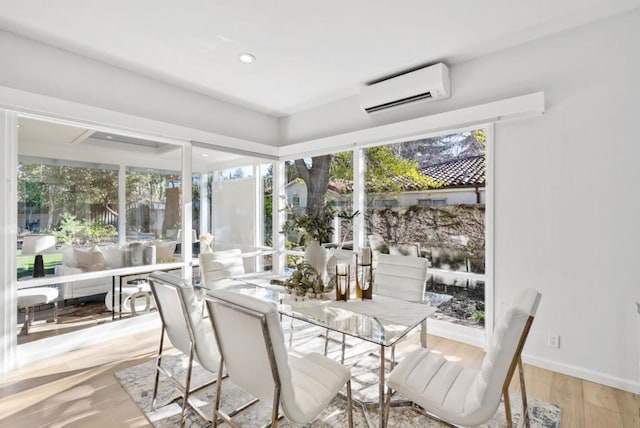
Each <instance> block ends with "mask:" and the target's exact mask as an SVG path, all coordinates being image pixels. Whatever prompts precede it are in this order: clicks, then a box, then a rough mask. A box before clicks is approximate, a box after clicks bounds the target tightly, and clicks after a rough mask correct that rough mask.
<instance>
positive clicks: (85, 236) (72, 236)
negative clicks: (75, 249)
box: [50, 213, 118, 245]
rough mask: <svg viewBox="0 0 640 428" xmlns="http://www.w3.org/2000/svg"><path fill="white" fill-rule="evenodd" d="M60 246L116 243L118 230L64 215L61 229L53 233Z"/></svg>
mask: <svg viewBox="0 0 640 428" xmlns="http://www.w3.org/2000/svg"><path fill="white" fill-rule="evenodd" d="M50 233H51V234H53V235H54V236H55V237H56V240H57V242H58V243H59V244H63V245H69V244H98V243H101V242H115V241H116V238H117V236H118V231H117V229H116V228H115V227H114V226H112V225H110V224H104V223H102V222H100V221H91V220H87V219H82V220H78V219H77V218H76V216H74V215H72V214H69V213H64V214H62V217H61V219H60V227H59V228H58V229H57V230H54V231H51V232H50Z"/></svg>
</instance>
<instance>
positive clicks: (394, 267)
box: [373, 254, 428, 302]
mask: <svg viewBox="0 0 640 428" xmlns="http://www.w3.org/2000/svg"><path fill="white" fill-rule="evenodd" d="M427 265H428V262H427V259H423V258H420V257H412V256H392V255H389V254H380V255H379V256H378V266H377V267H376V270H375V275H374V281H373V291H374V292H375V293H376V294H381V295H384V296H389V297H394V298H396V299H402V300H407V301H410V302H417V301H422V300H424V289H425V285H426V282H427Z"/></svg>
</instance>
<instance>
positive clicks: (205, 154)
mask: <svg viewBox="0 0 640 428" xmlns="http://www.w3.org/2000/svg"><path fill="white" fill-rule="evenodd" d="M200 156H202V157H203V158H206V157H209V155H208V154H207V153H203V154H201V155H200Z"/></svg>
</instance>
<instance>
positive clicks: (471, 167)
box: [421, 155, 485, 187]
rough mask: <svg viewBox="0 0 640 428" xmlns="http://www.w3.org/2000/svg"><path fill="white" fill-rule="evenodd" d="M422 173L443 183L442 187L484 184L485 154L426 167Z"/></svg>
mask: <svg viewBox="0 0 640 428" xmlns="http://www.w3.org/2000/svg"><path fill="white" fill-rule="evenodd" d="M421 172H422V175H426V176H427V177H432V178H433V179H434V180H436V181H438V182H440V183H442V187H467V186H484V184H485V161H484V156H483V155H480V156H469V157H465V158H457V159H452V160H450V161H446V162H443V163H440V164H437V165H432V166H428V167H426V168H424V169H423V170H422V171H421Z"/></svg>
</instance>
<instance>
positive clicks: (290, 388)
mask: <svg viewBox="0 0 640 428" xmlns="http://www.w3.org/2000/svg"><path fill="white" fill-rule="evenodd" d="M207 310H208V311H209V318H210V319H211V323H212V325H213V328H214V331H215V334H216V339H217V343H218V346H219V349H220V354H221V359H220V367H219V369H218V384H217V392H216V399H215V405H214V418H213V419H214V423H213V426H214V427H215V426H217V421H218V418H221V419H223V420H224V421H225V422H227V423H229V424H230V425H232V426H237V424H236V423H235V422H234V421H233V420H232V418H231V416H230V415H227V414H225V413H224V412H222V411H221V410H220V396H221V391H222V378H221V375H222V372H223V369H224V370H226V373H227V374H228V377H229V380H231V381H232V382H233V383H234V384H235V385H238V386H239V387H241V388H242V389H244V390H245V391H246V392H248V393H249V394H251V395H253V396H254V397H256V398H258V399H260V400H261V401H263V402H264V403H272V413H271V426H272V427H276V426H277V423H278V419H279V412H280V410H282V412H283V414H284V416H286V417H287V418H288V419H289V420H290V421H292V422H295V423H299V424H306V423H309V422H311V421H312V420H313V419H315V418H316V417H317V416H318V415H319V414H320V412H321V411H322V410H323V409H324V408H325V407H326V406H327V405H328V404H329V403H330V402H331V400H332V399H333V398H334V397H335V396H336V395H337V394H338V392H339V391H340V389H341V388H342V387H343V386H344V385H345V384H346V388H347V418H348V424H349V427H352V426H353V421H352V412H351V374H350V373H349V370H348V369H347V368H346V367H345V366H343V365H342V364H339V363H337V362H335V361H333V360H331V359H329V358H327V357H325V356H323V355H320V354H317V353H309V354H304V355H299V354H294V353H288V352H287V349H286V347H285V343H284V334H283V331H282V326H281V324H280V318H279V315H278V311H277V309H276V306H275V305H274V304H273V303H269V302H265V301H262V300H259V299H256V298H254V297H251V296H247V295H244V294H240V293H233V292H230V291H227V290H213V291H211V293H210V294H209V297H208V298H207Z"/></svg>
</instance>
